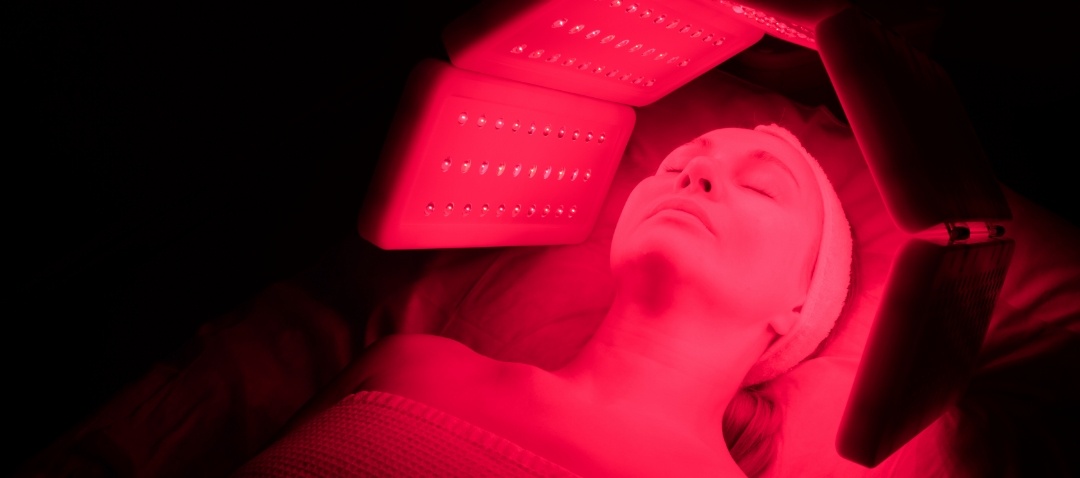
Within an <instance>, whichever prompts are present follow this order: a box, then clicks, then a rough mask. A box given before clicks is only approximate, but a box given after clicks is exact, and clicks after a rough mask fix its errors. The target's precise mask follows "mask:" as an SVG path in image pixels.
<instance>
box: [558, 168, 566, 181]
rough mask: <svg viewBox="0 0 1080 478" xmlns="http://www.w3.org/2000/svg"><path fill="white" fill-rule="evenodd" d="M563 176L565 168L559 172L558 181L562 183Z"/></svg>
mask: <svg viewBox="0 0 1080 478" xmlns="http://www.w3.org/2000/svg"><path fill="white" fill-rule="evenodd" d="M563 176H566V168H562V169H560V170H559V181H562V178H563Z"/></svg>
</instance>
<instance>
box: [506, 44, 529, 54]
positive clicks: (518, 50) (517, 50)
mask: <svg viewBox="0 0 1080 478" xmlns="http://www.w3.org/2000/svg"><path fill="white" fill-rule="evenodd" d="M527 46H529V45H526V44H524V43H522V44H520V45H518V46H516V47H513V48H511V49H510V53H521V52H523V51H525V47H527Z"/></svg>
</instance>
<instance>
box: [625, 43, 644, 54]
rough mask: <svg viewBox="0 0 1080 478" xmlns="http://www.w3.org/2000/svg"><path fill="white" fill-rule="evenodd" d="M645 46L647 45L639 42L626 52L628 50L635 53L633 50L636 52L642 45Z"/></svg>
mask: <svg viewBox="0 0 1080 478" xmlns="http://www.w3.org/2000/svg"><path fill="white" fill-rule="evenodd" d="M643 46H645V45H642V44H640V43H638V44H637V45H634V46H632V47H630V49H629V50H626V52H627V53H633V52H635V51H638V50H640V49H641V47H643Z"/></svg>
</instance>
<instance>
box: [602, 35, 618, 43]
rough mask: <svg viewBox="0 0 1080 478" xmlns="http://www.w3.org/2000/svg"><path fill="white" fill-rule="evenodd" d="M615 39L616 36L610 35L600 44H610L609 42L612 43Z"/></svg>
mask: <svg viewBox="0 0 1080 478" xmlns="http://www.w3.org/2000/svg"><path fill="white" fill-rule="evenodd" d="M614 39H615V35H608V36H606V37H604V38H601V39H600V43H601V44H604V43H609V42H611V40H614Z"/></svg>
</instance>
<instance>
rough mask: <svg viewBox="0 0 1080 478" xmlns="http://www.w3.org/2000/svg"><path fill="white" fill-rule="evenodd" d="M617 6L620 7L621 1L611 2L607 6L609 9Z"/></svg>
mask: <svg viewBox="0 0 1080 478" xmlns="http://www.w3.org/2000/svg"><path fill="white" fill-rule="evenodd" d="M619 5H622V0H611V3H609V4H608V6H609V7H617V6H619Z"/></svg>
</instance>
